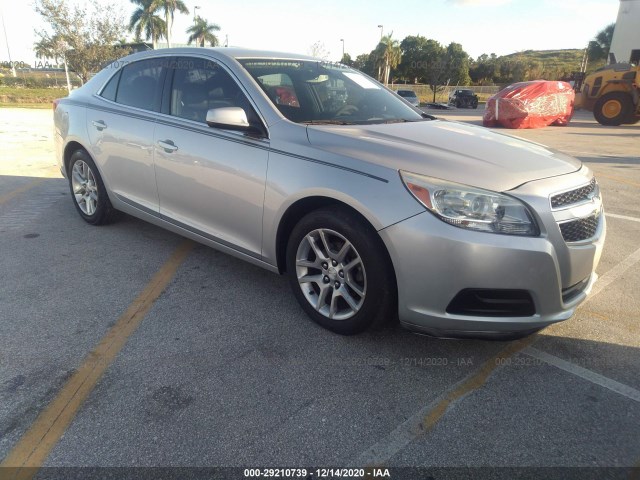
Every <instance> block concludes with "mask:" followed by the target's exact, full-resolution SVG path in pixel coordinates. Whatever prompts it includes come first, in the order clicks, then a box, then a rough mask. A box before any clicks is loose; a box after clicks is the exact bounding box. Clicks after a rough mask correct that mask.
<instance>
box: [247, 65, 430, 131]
mask: <svg viewBox="0 0 640 480" xmlns="http://www.w3.org/2000/svg"><path fill="white" fill-rule="evenodd" d="M239 61H240V63H241V64H242V65H243V66H244V68H246V69H247V71H248V72H249V73H250V74H251V76H252V77H253V78H254V79H256V81H257V82H258V84H259V85H260V86H261V87H262V89H263V90H264V91H265V93H266V94H267V96H268V97H269V99H271V101H272V102H273V104H274V105H275V106H276V107H277V108H278V110H280V112H281V113H282V114H283V115H284V116H285V117H286V118H288V119H289V120H291V121H293V122H297V123H314V124H315V123H318V124H322V123H327V124H340V125H354V124H372V123H395V122H412V121H420V120H425V118H424V117H423V116H422V115H421V113H420V112H419V111H417V110H415V109H413V108H411V107H410V106H408V105H407V104H406V103H404V102H403V101H402V100H400V99H399V98H398V97H397V96H396V95H394V94H393V93H392V92H390V91H389V90H387V89H385V88H384V87H383V86H382V85H380V84H379V83H378V82H376V81H374V80H373V79H371V78H370V77H368V76H366V75H364V74H363V73H360V72H359V71H357V70H353V69H351V68H349V67H345V66H344V65H340V64H333V63H325V62H317V61H301V60H264V59H244V60H239Z"/></svg>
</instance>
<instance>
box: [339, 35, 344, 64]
mask: <svg viewBox="0 0 640 480" xmlns="http://www.w3.org/2000/svg"><path fill="white" fill-rule="evenodd" d="M340 41H341V42H342V58H344V38H341V39H340ZM341 61H342V60H341Z"/></svg>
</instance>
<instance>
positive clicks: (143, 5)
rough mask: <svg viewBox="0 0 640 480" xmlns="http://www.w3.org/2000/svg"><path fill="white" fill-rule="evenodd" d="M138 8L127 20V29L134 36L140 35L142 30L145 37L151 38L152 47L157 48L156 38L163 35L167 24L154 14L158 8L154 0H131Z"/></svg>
mask: <svg viewBox="0 0 640 480" xmlns="http://www.w3.org/2000/svg"><path fill="white" fill-rule="evenodd" d="M131 3H133V4H135V5H137V6H138V8H137V9H136V10H135V12H133V14H132V15H131V19H130V20H129V31H130V32H131V31H134V32H135V35H136V37H140V36H141V34H142V32H143V31H144V34H145V38H146V39H147V40H151V43H152V44H153V49H154V50H155V49H156V48H158V40H159V39H161V38H162V37H164V36H165V34H166V30H167V24H166V23H165V21H164V20H162V18H160V17H159V16H158V15H156V12H157V11H158V10H159V9H160V6H159V5H157V3H156V0H131Z"/></svg>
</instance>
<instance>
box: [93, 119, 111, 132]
mask: <svg viewBox="0 0 640 480" xmlns="http://www.w3.org/2000/svg"><path fill="white" fill-rule="evenodd" d="M91 123H92V124H93V126H94V127H96V128H97V129H98V130H100V131H102V130H104V129H105V128H107V124H106V123H104V121H103V120H94V121H92V122H91Z"/></svg>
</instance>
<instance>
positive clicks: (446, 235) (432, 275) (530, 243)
mask: <svg viewBox="0 0 640 480" xmlns="http://www.w3.org/2000/svg"><path fill="white" fill-rule="evenodd" d="M581 177H582V178H584V176H583V175H582V176H581ZM577 181H578V182H579V181H581V179H580V178H578V179H577ZM539 187H540V185H538V186H536V187H535V188H539ZM520 193H522V195H518V196H519V197H520V198H523V199H526V200H529V201H528V202H527V203H529V205H530V206H532V209H533V211H534V212H535V214H536V215H537V217H538V218H537V221H538V223H539V225H540V226H541V235H540V236H539V237H518V236H511V235H498V234H491V233H483V232H474V231H470V230H465V229H462V228H457V227H454V226H451V225H448V224H446V223H444V222H442V221H441V220H439V219H437V218H436V217H435V216H433V215H432V214H431V213H429V212H426V211H425V212H424V213H421V214H419V215H416V216H414V217H411V218H409V219H407V220H405V221H403V222H400V223H397V224H395V225H392V226H390V227H388V228H386V229H384V230H382V231H380V232H379V233H380V235H381V237H382V239H383V241H384V242H385V244H386V246H387V249H388V251H389V253H390V256H391V259H392V262H393V265H394V268H395V272H396V279H397V284H398V309H399V310H398V313H399V318H400V321H401V323H402V325H403V326H405V327H407V328H409V329H411V330H414V331H418V332H422V333H426V334H429V335H434V336H439V337H478V338H486V337H495V338H504V337H514V336H521V335H523V334H528V333H532V332H534V331H536V330H539V329H541V328H544V327H545V326H547V325H550V324H552V323H556V322H559V321H562V320H567V319H568V318H569V317H571V316H572V315H573V313H574V312H575V309H576V308H577V306H578V305H579V304H580V303H582V302H583V301H584V300H585V299H586V297H587V295H588V294H589V292H590V291H591V288H592V286H593V284H594V283H595V281H596V279H597V275H596V273H595V268H596V266H597V265H598V262H599V260H600V255H601V252H602V247H603V245H604V240H605V232H606V224H605V218H604V211H601V213H600V223H599V225H598V228H597V231H596V233H595V235H594V236H593V237H592V238H590V239H589V241H588V242H582V243H580V244H575V245H574V244H567V243H565V241H564V239H563V238H562V235H561V233H560V229H559V227H558V224H557V223H556V221H555V219H554V217H553V213H552V212H551V209H550V208H549V207H548V206H547V207H546V208H547V210H548V212H547V213H544V214H542V215H541V214H540V213H539V212H541V211H544V207H545V202H544V198H543V201H540V197H539V195H537V193H536V194H534V192H533V190H532V189H529V190H528V189H527V188H523V189H522V192H520ZM527 197H529V198H527ZM536 198H538V200H536ZM536 201H538V202H539V205H532V203H535V202H536ZM547 203H548V200H547ZM598 208H601V207H600V204H598ZM572 287H574V288H572ZM465 289H483V290H495V291H514V290H515V291H520V292H527V293H528V294H529V295H530V298H531V300H532V302H533V305H534V307H535V313H533V314H528V316H507V315H499V316H493V315H491V314H486V313H483V314H481V315H472V314H464V315H459V314H453V313H449V312H448V311H447V310H448V307H449V306H450V304H451V303H452V300H453V299H454V298H455V297H456V296H457V295H458V294H459V293H460V292H462V291H463V290H465ZM449 310H451V309H450V308H449Z"/></svg>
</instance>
